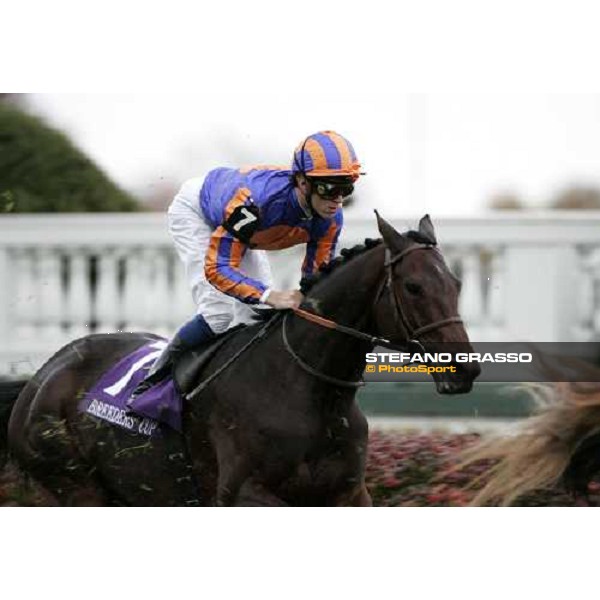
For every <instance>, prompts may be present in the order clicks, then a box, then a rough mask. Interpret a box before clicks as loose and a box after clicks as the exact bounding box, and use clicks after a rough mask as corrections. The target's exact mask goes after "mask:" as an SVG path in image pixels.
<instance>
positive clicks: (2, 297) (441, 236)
mask: <svg viewBox="0 0 600 600" xmlns="http://www.w3.org/2000/svg"><path fill="white" fill-rule="evenodd" d="M416 223H417V219H416V218H415V219H401V220H394V221H393V224H394V225H395V226H396V227H397V228H398V229H399V230H405V229H407V228H408V227H409V226H413V227H414V226H415V225H416ZM435 225H436V231H437V234H438V240H439V242H440V245H441V247H442V250H443V251H444V253H445V255H446V257H447V261H448V263H449V265H450V266H451V268H452V269H453V270H454V271H455V272H456V273H457V275H459V276H460V277H461V278H462V280H463V292H462V294H461V306H460V310H461V314H462V315H463V317H464V319H465V321H466V323H467V327H468V330H469V333H470V336H471V338H472V339H473V340H478V341H486V340H488V341H504V340H530V341H537V342H543V341H588V340H589V341H592V340H598V339H600V213H598V212H589V213H587V212H586V213H581V212H578V213H573V214H566V215H565V214H560V213H539V214H514V215H511V216H504V215H500V216H499V215H492V216H484V217H477V218H471V219H464V218H461V219H454V218H452V219H450V218H447V219H439V220H436V222H435ZM377 235H378V234H377V230H376V226H375V220H374V219H372V220H371V219H369V220H366V219H358V220H357V219H351V218H347V219H346V225H345V233H344V235H343V238H342V246H350V245H354V244H356V243H359V242H360V241H362V240H363V239H364V238H365V237H377ZM270 256H271V259H272V264H273V268H274V272H275V277H276V280H277V281H278V283H279V285H281V286H285V287H288V286H290V287H295V286H296V285H297V282H298V277H299V269H300V263H301V261H302V256H303V249H301V248H293V249H290V250H287V251H284V252H278V253H271V255H270ZM0 309H1V310H0V374H16V375H18V374H23V373H29V372H31V371H32V370H34V369H35V368H38V367H39V366H40V365H41V363H42V362H43V361H44V360H46V359H47V358H48V357H49V356H50V355H51V354H52V353H53V352H54V351H56V350H57V349H58V348H59V347H60V346H61V345H63V344H65V343H66V342H68V341H70V340H72V339H74V338H76V337H80V336H82V335H85V334H87V333H92V332H114V331H136V330H140V331H141V330H143V331H152V332H156V333H160V334H163V335H166V336H168V335H170V334H172V333H173V332H174V331H175V330H176V329H177V327H178V326H179V325H180V324H182V323H183V322H184V321H185V320H186V319H188V318H189V317H190V316H191V315H192V314H193V312H194V307H193V305H192V302H191V299H190V293H189V290H188V288H187V283H186V281H185V279H184V273H183V268H182V267H181V265H180V263H179V262H178V259H177V257H176V256H175V253H174V251H173V249H172V244H171V241H170V239H169V237H168V235H167V233H166V223H165V217H164V216H163V215H160V214H100V215H90V214H87V215H44V216H29V215H27V216H26V215H7V216H2V217H0Z"/></svg>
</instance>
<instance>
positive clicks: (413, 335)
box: [281, 244, 463, 388]
mask: <svg viewBox="0 0 600 600" xmlns="http://www.w3.org/2000/svg"><path fill="white" fill-rule="evenodd" d="M415 250H435V251H436V252H439V250H438V249H437V248H436V247H435V246H434V245H433V244H415V245H413V246H410V247H409V248H406V249H405V250H403V251H402V252H399V253H398V254H396V255H395V256H392V253H391V252H390V250H389V248H386V249H385V261H384V263H383V264H384V267H385V269H386V277H385V278H384V280H383V283H382V285H381V287H380V288H379V290H378V291H377V294H376V296H375V302H374V304H377V303H378V302H379V300H380V298H381V296H382V295H383V292H384V291H385V289H386V288H387V290H388V291H389V294H390V303H391V305H392V306H393V308H394V322H395V323H396V326H397V325H398V324H399V323H400V324H401V325H402V327H403V328H404V330H405V331H406V334H407V341H406V342H405V343H404V344H396V343H394V342H391V341H390V340H388V339H386V338H383V337H377V336H373V335H370V334H368V333H364V332H362V331H359V330H358V329H354V328H352V327H347V326H345V325H340V324H339V323H336V322H335V321H332V320H331V319H327V318H325V317H321V316H320V315H316V314H314V313H311V312H309V311H307V310H304V309H302V308H294V309H292V310H293V313H294V314H295V315H296V316H298V317H300V318H302V319H304V320H306V321H309V322H311V323H315V324H316V325H319V326H321V327H324V328H325V329H331V330H333V331H339V332H340V333H345V334H346V335H349V336H350V337H353V338H356V339H359V340H363V341H367V342H369V343H370V344H373V345H374V346H384V347H387V348H391V349H393V350H399V349H405V348H406V347H410V346H413V347H417V348H419V350H420V351H424V350H425V349H424V348H423V346H422V344H421V342H420V341H419V340H418V339H417V337H418V336H420V335H422V334H424V333H429V332H431V331H435V330H436V329H441V328H442V327H446V326H447V325H452V324H455V323H462V322H463V321H462V319H461V318H460V317H459V316H458V315H456V316H454V317H449V318H447V319H441V320H439V321H434V322H433V323H428V324H427V325H423V326H421V327H412V326H411V324H410V322H409V320H408V318H407V316H406V311H405V310H404V308H403V306H402V302H401V301H400V299H399V298H398V296H397V295H396V294H395V293H394V286H393V284H394V273H393V266H394V265H395V264H396V263H397V262H400V261H401V260H402V259H403V258H404V257H405V256H406V255H407V254H410V253H411V252H414V251H415ZM289 314H290V313H286V315H285V316H284V318H283V323H282V326H281V335H282V337H283V343H284V346H285V349H286V350H287V351H288V353H289V354H290V355H291V356H292V358H293V359H294V360H295V361H296V363H297V364H298V365H299V366H300V367H301V368H302V369H303V370H304V371H306V372H307V373H310V374H311V375H313V376H314V377H317V378H318V379H320V380H322V381H325V382H327V383H331V384H334V385H338V386H340V387H351V388H357V387H360V386H363V385H364V381H363V380H362V379H360V380H358V381H347V380H344V379H338V378H337V377H332V376H331V375H326V374H325V373H321V372H320V371H318V370H317V369H315V368H314V367H311V366H310V365H309V364H307V363H306V362H305V361H303V360H302V359H301V358H300V357H299V356H298V354H297V353H296V352H295V351H294V349H293V348H292V346H291V345H290V342H289V340H288V337H287V333H286V322H287V318H288V315H289Z"/></svg>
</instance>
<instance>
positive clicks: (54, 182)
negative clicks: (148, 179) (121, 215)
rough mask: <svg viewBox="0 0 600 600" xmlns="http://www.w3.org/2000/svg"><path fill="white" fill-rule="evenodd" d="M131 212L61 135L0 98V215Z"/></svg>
mask: <svg viewBox="0 0 600 600" xmlns="http://www.w3.org/2000/svg"><path fill="white" fill-rule="evenodd" d="M9 96H11V95H10V94H9ZM135 210H139V205H138V203H137V202H136V200H134V198H132V197H131V196H130V195H129V194H127V193H126V192H124V191H123V190H121V189H120V188H119V187H117V186H116V185H115V184H114V183H113V182H112V181H111V180H110V179H109V178H108V177H107V176H106V175H105V174H104V173H103V172H102V171H101V170H100V169H99V168H98V167H97V166H96V165H95V164H94V163H93V162H92V161H91V160H90V159H89V158H87V157H86V156H85V155H84V154H83V153H82V152H81V151H80V150H78V149H77V148H76V147H75V146H74V145H73V143H72V142H71V141H70V140H69V139H68V138H67V136H66V135H64V134H63V133H61V132H60V131H57V130H55V129H53V128H51V127H49V126H48V125H46V124H45V123H44V122H43V121H42V120H41V119H39V118H38V117H35V116H32V115H29V114H26V113H24V112H23V111H22V110H20V109H19V108H18V107H17V106H16V105H15V102H14V100H13V99H12V98H4V99H2V98H0V213H1V212H9V211H10V212H108V211H135Z"/></svg>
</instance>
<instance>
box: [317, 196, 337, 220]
mask: <svg viewBox="0 0 600 600" xmlns="http://www.w3.org/2000/svg"><path fill="white" fill-rule="evenodd" d="M311 199H312V206H313V209H314V211H315V212H316V213H317V214H318V215H319V216H320V217H323V218H324V219H331V218H332V217H333V215H335V213H336V212H337V210H338V208H340V206H341V205H342V202H343V200H344V198H343V196H342V195H341V194H340V195H339V196H337V197H333V198H322V197H321V196H319V194H317V193H316V192H313V194H312V196H311Z"/></svg>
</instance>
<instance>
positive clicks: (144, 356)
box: [79, 341, 182, 435]
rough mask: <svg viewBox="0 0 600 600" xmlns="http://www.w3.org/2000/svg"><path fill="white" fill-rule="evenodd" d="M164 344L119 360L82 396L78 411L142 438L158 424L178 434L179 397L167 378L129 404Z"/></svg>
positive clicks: (151, 346) (165, 343) (150, 345)
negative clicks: (165, 425) (162, 424)
mask: <svg viewBox="0 0 600 600" xmlns="http://www.w3.org/2000/svg"><path fill="white" fill-rule="evenodd" d="M166 345H167V342H166V341H155V342H150V343H149V344H145V345H144V346H141V347H140V348H138V349H137V350H135V351H134V352H132V353H131V354H129V355H128V356H126V357H124V358H122V359H121V360H120V361H119V362H118V363H117V364H116V365H114V366H113V367H111V368H110V369H109V370H108V371H106V372H105V373H104V374H103V375H102V376H101V377H100V379H99V380H98V381H97V382H96V384H95V385H94V387H93V388H92V389H90V390H89V391H88V392H87V393H86V394H85V395H84V397H83V399H82V400H81V402H80V404H79V410H80V411H82V412H86V413H88V414H92V415H94V416H96V417H98V418H100V419H103V420H105V421H109V422H110V423H113V424H114V425H118V426H119V427H123V428H124V429H128V430H130V431H137V432H139V433H142V434H145V435H152V434H153V433H155V432H157V430H158V425H159V423H165V424H167V425H168V426H169V427H171V428H173V429H175V430H176V431H181V409H182V402H181V396H180V395H179V393H178V392H177V389H176V387H175V384H174V383H173V380H172V379H171V378H170V377H169V378H168V379H166V380H164V381H162V382H161V383H159V384H156V385H154V386H152V387H151V388H150V389H149V390H146V391H145V392H144V393H143V394H141V395H140V396H138V397H137V398H136V399H135V401H134V402H133V403H132V404H131V405H128V400H129V398H130V396H131V394H132V393H133V390H134V389H135V388H136V386H137V385H138V384H139V383H140V382H141V381H142V380H143V379H144V377H145V376H146V373H147V370H148V369H149V368H150V367H151V366H152V364H153V363H154V361H155V360H156V359H157V358H158V357H159V356H160V354H161V352H162V350H163V349H164V348H165V347H166Z"/></svg>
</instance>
